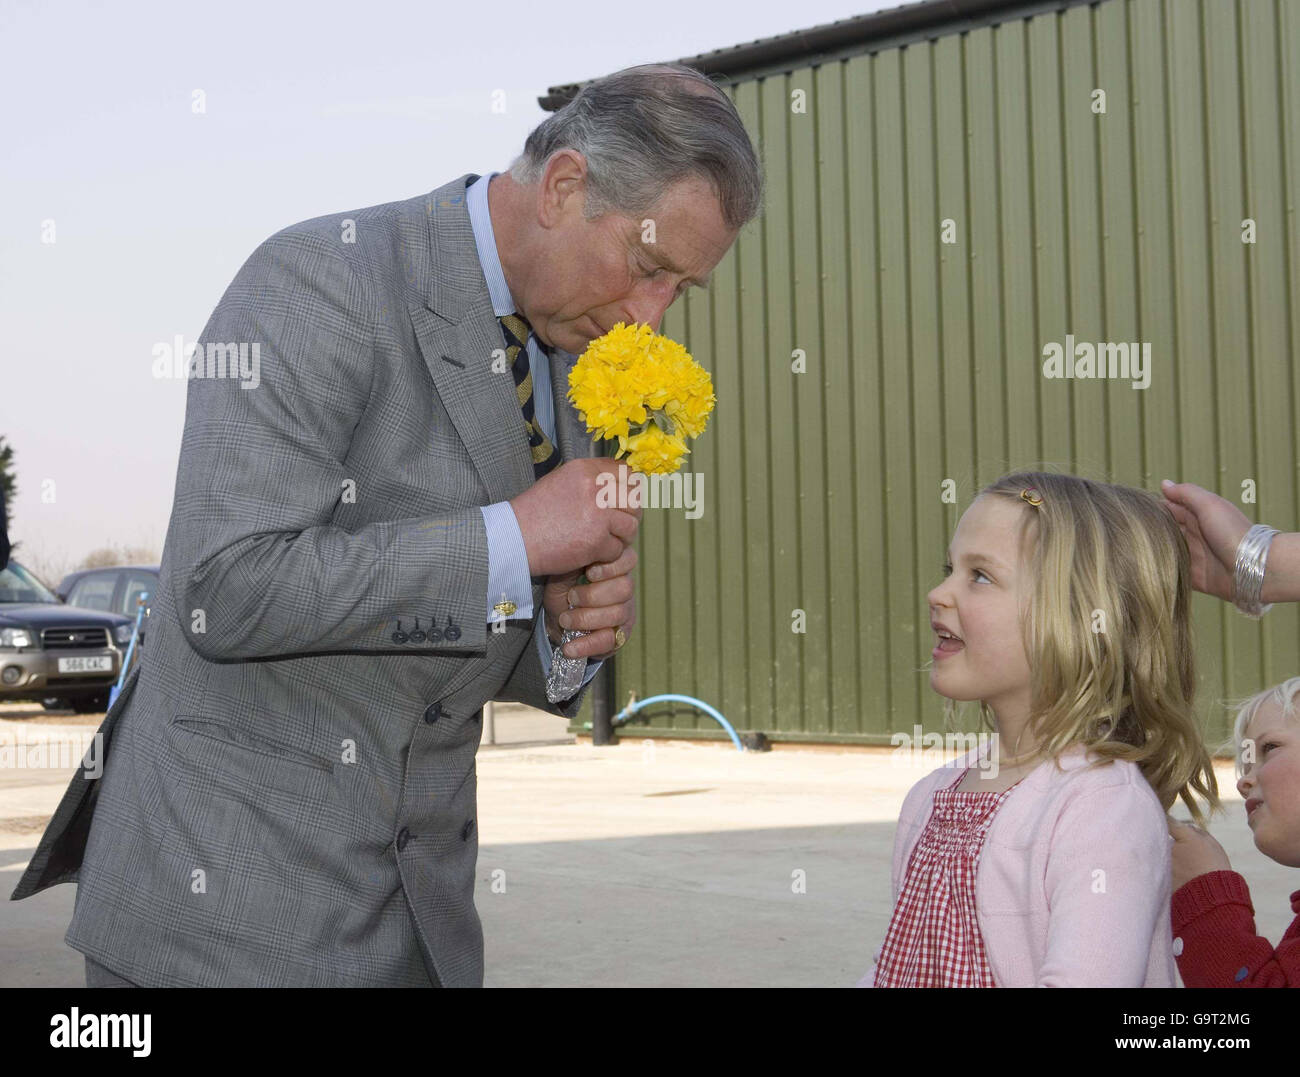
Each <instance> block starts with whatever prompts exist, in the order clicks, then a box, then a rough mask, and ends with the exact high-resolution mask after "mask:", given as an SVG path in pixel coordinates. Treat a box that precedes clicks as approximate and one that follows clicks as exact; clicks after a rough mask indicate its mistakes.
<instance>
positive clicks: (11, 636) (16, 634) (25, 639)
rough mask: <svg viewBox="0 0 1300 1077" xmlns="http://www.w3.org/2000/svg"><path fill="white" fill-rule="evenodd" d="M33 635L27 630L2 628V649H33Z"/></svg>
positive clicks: (0, 630)
mask: <svg viewBox="0 0 1300 1077" xmlns="http://www.w3.org/2000/svg"><path fill="white" fill-rule="evenodd" d="M32 643H33V641H32V634H31V632H30V631H29V630H28V629H26V628H0V647H31V646H32Z"/></svg>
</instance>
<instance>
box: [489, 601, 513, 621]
mask: <svg viewBox="0 0 1300 1077" xmlns="http://www.w3.org/2000/svg"><path fill="white" fill-rule="evenodd" d="M492 608H493V609H494V610H496V611H497V613H499V614H501V615H502V616H503V617H509V616H510V615H511V614H512V613H514V612H515V610H517V609H518V608H519V607H518V606H516V605H515V604H514V603H513V602H511V601H510V600H509V599H507V600H506V601H505V602H498V603H497V604H496V605H495V606H493V607H492Z"/></svg>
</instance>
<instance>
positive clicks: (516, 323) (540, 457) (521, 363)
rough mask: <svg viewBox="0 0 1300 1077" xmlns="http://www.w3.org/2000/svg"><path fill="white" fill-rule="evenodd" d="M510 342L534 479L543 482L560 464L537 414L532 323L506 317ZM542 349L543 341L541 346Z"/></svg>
mask: <svg viewBox="0 0 1300 1077" xmlns="http://www.w3.org/2000/svg"><path fill="white" fill-rule="evenodd" d="M500 322H501V329H502V332H503V333H504V334H505V338H506V357H507V358H508V359H509V360H510V373H511V374H512V375H513V376H514V379H515V395H516V396H518V398H519V407H520V409H521V410H522V411H523V413H524V432H525V433H526V434H527V436H528V448H529V449H530V450H531V451H532V454H533V477H534V478H535V479H540V478H541V477H542V476H543V475H545V474H546V473H547V472H548V471H550V470H551V469H552V468H553V467H555V465H556V464H558V463H559V462H560V454H559V453H557V452H556V451H555V446H554V445H552V444H551V439H550V438H548V437H547V436H546V433H545V431H543V430H542V428H541V425H540V424H539V423H538V422H537V416H536V414H535V413H534V411H533V372H532V368H531V367H530V366H529V364H528V336H529V333H530V332H531V330H530V329H529V327H528V323H527V322H526V321H524V319H523V318H521V317H519V315H518V314H505V315H502V316H501V318H500ZM537 343H538V347H541V341H540V340H539V341H538V342H537Z"/></svg>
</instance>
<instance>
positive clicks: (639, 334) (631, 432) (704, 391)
mask: <svg viewBox="0 0 1300 1077" xmlns="http://www.w3.org/2000/svg"><path fill="white" fill-rule="evenodd" d="M568 398H569V400H570V401H571V402H572V403H573V406H574V407H575V408H577V410H578V413H579V414H580V415H581V416H582V418H583V419H584V420H585V421H586V423H587V431H588V433H595V434H598V435H599V436H600V437H601V438H602V439H603V440H607V441H608V440H612V439H613V438H618V452H617V453H616V454H615V459H622V458H623V456H624V455H625V454H626V456H627V466H628V467H630V468H631V469H632V470H633V471H640V472H645V473H659V474H666V473H668V472H673V471H676V470H677V469H678V468H680V467H681V464H682V458H683V457H684V456H685V455H686V454H687V453H689V452H690V451H691V450H690V449H688V448H687V447H686V439H687V438H688V437H692V438H694V437H699V436H700V434H702V433H704V427H705V425H706V424H707V423H708V421H709V413H710V412H711V411H712V410H713V405H714V396H713V381H712V379H711V378H710V377H709V372H708V371H707V370H705V369H704V368H703V367H702V366H700V365H699V363H697V362H696V361H695V360H694V359H692V358H691V356H690V353H689V352H687V350H686V349H685V348H683V347H682V346H681V345H680V344H678V343H677V342H676V341H675V340H670V339H669V338H668V337H665V336H660V335H659V334H658V333H656V332H655V331H654V330H653V329H651V328H650V327H649V326H648V325H626V324H625V323H623V322H619V323H618V324H617V325H615V326H614V328H613V329H611V330H610V331H609V332H608V333H606V334H605V335H604V336H603V337H599V338H597V339H596V340H593V341H592V342H591V343H590V344H588V345H587V350H586V351H584V352H583V353H582V355H581V356H579V358H578V361H577V362H576V363H575V364H574V366H573V369H572V370H571V371H569V392H568ZM634 424H635V428H634Z"/></svg>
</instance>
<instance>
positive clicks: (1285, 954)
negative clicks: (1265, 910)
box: [1170, 871, 1300, 987]
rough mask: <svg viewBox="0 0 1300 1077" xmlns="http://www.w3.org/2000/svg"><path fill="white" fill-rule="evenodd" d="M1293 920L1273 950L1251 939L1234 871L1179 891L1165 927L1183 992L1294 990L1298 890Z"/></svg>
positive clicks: (1249, 915) (1298, 978) (1298, 967)
mask: <svg viewBox="0 0 1300 1077" xmlns="http://www.w3.org/2000/svg"><path fill="white" fill-rule="evenodd" d="M1291 909H1292V911H1293V912H1295V913H1296V914H1297V915H1296V918H1295V919H1294V920H1293V921H1291V926H1290V927H1288V928H1287V929H1286V934H1285V935H1283V936H1282V941H1281V942H1280V943H1278V945H1277V949H1276V950H1275V949H1273V945H1272V944H1271V943H1270V942H1269V941H1268V939H1265V938H1261V937H1260V936H1259V935H1256V934H1255V907H1254V906H1253V905H1252V904H1251V902H1250V890H1249V889H1248V888H1247V886H1246V880H1245V879H1243V878H1242V877H1241V876H1240V875H1238V874H1237V873H1236V872H1235V871H1211V872H1207V873H1206V874H1204V875H1197V876H1196V877H1195V878H1194V879H1190V880H1188V882H1187V883H1186V884H1185V885H1183V886H1180V887H1179V888H1178V889H1177V890H1176V891H1175V892H1174V897H1173V908H1172V910H1171V916H1170V923H1171V926H1172V927H1173V932H1174V958H1175V959H1176V960H1177V962H1178V972H1179V974H1180V975H1181V976H1182V978H1183V985H1184V986H1185V987H1300V890H1297V891H1296V892H1295V893H1294V894H1292V895H1291Z"/></svg>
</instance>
